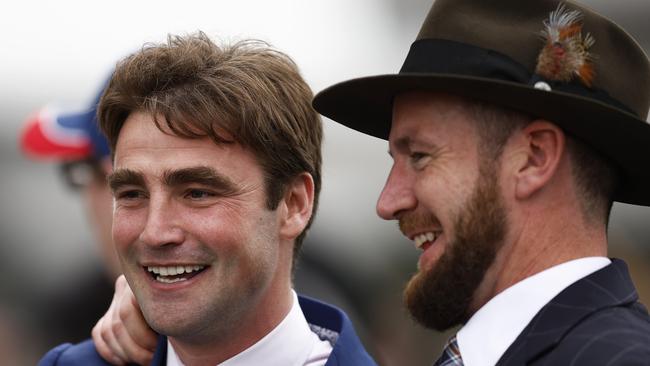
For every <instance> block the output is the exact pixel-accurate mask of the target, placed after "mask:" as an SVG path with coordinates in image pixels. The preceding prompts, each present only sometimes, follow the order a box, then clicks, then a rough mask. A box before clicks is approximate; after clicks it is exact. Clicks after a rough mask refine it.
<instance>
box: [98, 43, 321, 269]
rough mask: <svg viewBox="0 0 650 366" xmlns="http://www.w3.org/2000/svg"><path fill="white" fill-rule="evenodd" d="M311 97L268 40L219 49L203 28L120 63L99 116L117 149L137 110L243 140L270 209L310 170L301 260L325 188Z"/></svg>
mask: <svg viewBox="0 0 650 366" xmlns="http://www.w3.org/2000/svg"><path fill="white" fill-rule="evenodd" d="M312 98H313V93H312V91H311V89H310V88H309V86H308V85H307V83H306V82H305V81H304V80H303V78H302V77H301V75H300V73H299V71H298V68H297V66H296V64H295V63H294V62H293V61H292V60H291V58H289V56H287V55H285V54H284V53H282V52H279V51H277V50H274V49H272V48H271V47H270V46H269V45H268V44H267V43H265V42H262V41H257V40H246V41H240V42H237V43H235V44H233V45H224V46H219V45H217V44H215V43H214V42H213V41H211V40H210V38H209V37H208V36H206V35H205V34H204V33H202V32H199V33H196V34H192V35H188V36H171V35H170V36H168V39H167V42H166V43H161V44H145V46H144V47H143V48H142V49H141V50H140V51H139V52H136V53H134V54H133V55H131V56H129V57H127V58H125V59H124V60H122V61H120V62H119V63H118V64H117V67H116V69H115V71H114V73H113V76H112V78H111V80H110V83H109V85H108V87H107V88H106V91H105V92H104V95H103V96H102V98H101V101H100V104H99V107H98V120H99V124H100V127H101V129H102V131H103V132H104V133H105V134H106V137H107V138H108V141H109V144H110V146H111V148H112V150H113V151H115V146H116V144H117V138H118V136H119V133H120V130H121V128H122V126H123V124H124V121H125V120H126V119H127V117H128V116H129V115H130V114H131V113H133V112H136V111H143V112H146V113H148V114H150V115H151V116H152V117H153V118H154V120H155V123H156V125H157V126H158V128H159V129H161V130H163V127H165V128H166V129H168V130H169V131H171V133H173V134H174V135H176V136H179V137H184V138H201V137H206V136H207V137H209V138H211V139H212V140H213V141H214V142H215V143H216V144H221V143H230V142H236V143H239V144H241V145H242V146H244V147H245V148H247V149H250V150H251V151H252V152H253V154H254V155H255V157H256V159H257V161H258V163H259V164H260V166H261V167H262V169H263V171H264V174H265V177H264V178H265V193H266V201H267V202H266V203H267V207H268V209H270V210H274V209H276V208H277V206H278V204H279V202H280V200H281V199H282V197H283V196H284V194H285V193H286V188H287V185H288V184H289V183H290V182H291V181H292V180H293V179H294V178H296V177H297V176H298V175H300V174H302V173H304V172H307V173H309V174H311V176H312V177H313V179H314V210H313V211H314V212H313V214H312V217H311V219H310V221H309V223H308V224H307V227H306V228H305V230H304V231H303V232H302V233H301V234H300V235H299V236H298V238H297V239H296V243H295V247H294V262H295V259H296V257H297V253H298V251H299V250H300V246H301V244H302V241H303V239H304V236H305V234H306V231H307V229H308V228H309V226H310V225H311V223H312V221H313V218H314V214H315V212H316V208H317V206H318V195H319V192H320V187H321V140H322V134H323V132H322V123H321V120H320V116H319V115H318V113H316V111H315V110H314V109H313V108H312V106H311V100H312Z"/></svg>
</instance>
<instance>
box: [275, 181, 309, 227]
mask: <svg viewBox="0 0 650 366" xmlns="http://www.w3.org/2000/svg"><path fill="white" fill-rule="evenodd" d="M280 205H283V206H284V207H283V210H282V217H281V218H280V220H281V221H280V236H281V237H283V238H286V239H295V238H296V237H298V235H300V233H302V231H303V230H304V229H305V227H306V226H307V223H308V222H309V219H310V218H311V215H312V210H313V209H314V179H313V178H312V176H311V174H309V173H306V172H304V173H301V174H300V175H298V176H297V177H295V178H294V179H293V180H292V181H291V182H290V183H289V185H288V186H287V190H286V192H285V194H284V198H283V199H282V201H280Z"/></svg>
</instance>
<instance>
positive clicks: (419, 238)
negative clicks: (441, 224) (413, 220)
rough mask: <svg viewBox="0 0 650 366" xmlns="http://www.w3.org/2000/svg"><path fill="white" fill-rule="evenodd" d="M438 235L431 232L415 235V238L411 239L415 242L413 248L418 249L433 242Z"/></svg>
mask: <svg viewBox="0 0 650 366" xmlns="http://www.w3.org/2000/svg"><path fill="white" fill-rule="evenodd" d="M438 235H440V233H439V232H433V231H429V232H426V233H422V234H418V235H416V236H415V237H413V241H414V242H415V247H416V248H418V249H419V248H421V247H422V245H423V244H424V243H426V242H433V241H435V240H436V239H437V238H438Z"/></svg>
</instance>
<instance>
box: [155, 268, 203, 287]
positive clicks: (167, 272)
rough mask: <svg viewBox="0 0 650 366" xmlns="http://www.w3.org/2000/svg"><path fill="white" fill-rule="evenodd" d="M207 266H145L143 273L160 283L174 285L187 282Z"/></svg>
mask: <svg viewBox="0 0 650 366" xmlns="http://www.w3.org/2000/svg"><path fill="white" fill-rule="evenodd" d="M206 268H207V266H203V265H177V266H146V267H144V269H145V271H147V272H148V273H149V275H150V276H151V277H152V278H153V279H154V280H156V281H157V282H161V283H176V282H182V281H187V280H189V279H190V278H192V277H194V276H196V275H198V274H199V273H201V272H203V271H204V270H205V269H206Z"/></svg>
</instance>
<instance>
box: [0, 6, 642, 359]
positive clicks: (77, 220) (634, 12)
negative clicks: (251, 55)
mask: <svg viewBox="0 0 650 366" xmlns="http://www.w3.org/2000/svg"><path fill="white" fill-rule="evenodd" d="M583 3H585V4H587V5H589V6H591V7H593V8H594V9H596V10H597V11H599V12H601V13H603V14H605V15H607V16H609V17H610V18H612V19H614V20H615V21H616V22H618V23H619V24H620V25H621V26H623V28H625V29H627V30H628V31H629V32H630V33H632V35H633V36H634V37H635V38H636V39H637V40H639V42H640V43H641V44H642V45H643V46H644V47H645V48H646V50H647V49H650V23H649V22H648V21H647V18H648V14H650V13H649V10H650V4H648V2H647V0H620V1H616V2H613V1H608V0H589V1H588V0H584V1H583ZM430 6H431V1H430V0H426V1H425V0H355V1H347V0H312V1H300V0H275V1H263V0H239V1H193V0H187V1H184V2H182V4H181V3H180V2H175V1H168V0H158V1H125V0H114V1H111V2H101V3H100V2H92V1H66V0H61V1H56V2H50V1H45V0H41V1H39V0H23V1H13V2H6V3H4V4H3V6H2V11H1V12H0V34H1V35H2V45H1V46H0V47H1V50H2V52H1V55H2V57H1V58H0V164H1V165H0V166H1V167H2V173H1V174H0V187H1V189H0V358H2V359H3V363H4V364H7V365H30V364H35V363H36V361H37V360H38V359H39V358H40V356H41V355H42V354H43V352H44V351H45V350H47V349H49V348H51V347H52V346H54V345H56V344H58V343H60V342H62V341H64V340H69V341H78V340H79V339H74V337H80V336H79V334H82V335H84V334H85V335H86V336H88V335H89V334H90V326H89V325H86V324H85V323H84V322H83V321H81V319H82V318H88V317H89V318H90V319H95V318H96V317H98V316H99V314H100V312H103V310H104V309H106V308H107V307H108V304H109V302H110V297H108V295H107V294H106V292H105V291H103V290H100V289H99V287H89V286H88V283H89V281H88V280H89V279H91V278H96V277H98V276H100V277H101V276H104V279H105V280H106V279H107V280H106V281H104V282H105V283H106V282H107V283H109V284H110V283H111V279H110V278H111V276H110V275H107V274H105V272H104V264H103V261H102V257H101V250H100V249H99V246H98V245H97V244H96V242H97V240H96V239H95V238H94V234H93V232H92V229H91V226H90V225H89V220H88V218H87V216H86V212H87V211H86V209H87V207H84V205H85V203H84V200H83V196H82V195H80V194H79V192H76V191H73V190H71V189H69V188H68V187H67V186H66V185H65V184H64V182H63V180H62V179H61V174H60V169H59V165H58V164H48V163H43V162H35V161H32V160H28V159H27V158H25V157H24V156H23V155H22V154H21V152H20V149H19V144H18V137H19V136H20V133H21V130H22V128H23V125H24V122H25V120H26V119H27V118H28V117H29V116H30V114H31V113H33V112H35V111H36V110H38V109H39V108H41V107H42V106H43V105H45V104H47V103H50V102H53V101H56V102H60V103H65V104H72V105H81V106H83V105H88V104H89V103H91V102H92V100H93V98H94V97H95V94H96V92H97V90H98V88H99V87H100V86H101V85H102V83H103V82H104V80H105V79H106V77H107V76H108V75H109V73H110V71H111V69H112V67H113V65H114V63H115V62H116V61H117V60H118V59H119V58H121V57H123V56H125V55H126V54H128V53H130V52H132V51H134V50H136V49H138V48H139V47H140V46H141V45H142V44H143V43H144V42H160V41H163V40H164V39H165V38H166V35H167V34H168V33H172V34H185V33H191V32H195V31H197V30H203V31H204V32H206V33H207V34H208V35H210V36H211V37H212V38H213V39H217V40H222V41H225V42H228V41H233V40H238V39H242V38H258V39H262V40H265V41H268V42H270V43H271V44H272V45H274V46H275V47H277V48H278V49H280V50H282V51H284V52H286V53H288V54H289V55H291V56H292V57H293V58H294V60H295V61H296V62H297V64H298V65H299V66H300V68H301V70H302V73H303V75H304V76H305V78H306V79H307V81H308V82H309V83H310V85H311V86H312V88H313V89H314V91H320V90H322V89H323V88H325V87H327V86H329V85H331V84H333V83H335V82H338V81H342V80H346V79H349V78H353V77H359V76H364V75H372V74H381V73H394V72H396V71H397V70H399V68H400V67H401V64H402V61H403V58H404V57H405V55H406V52H407V51H408V48H409V46H410V43H411V42H412V41H413V39H414V38H415V36H416V34H417V32H418V29H419V26H420V24H421V22H422V21H423V19H424V17H425V15H426V13H427V11H428V9H429V7H430ZM540 29H541V24H540ZM630 82H633V81H630ZM324 124H325V145H324V183H323V191H322V196H321V204H320V210H319V212H318V216H317V220H316V222H315V225H314V227H313V229H312V231H311V234H310V235H309V237H308V240H307V243H306V244H305V250H304V254H303V260H302V261H301V263H300V264H299V270H298V273H297V275H296V286H297V288H298V289H299V290H301V291H302V292H304V293H307V294H311V295H314V296H318V297H320V298H322V299H324V300H327V301H330V302H332V303H335V304H337V305H339V306H341V307H343V308H344V309H346V310H347V311H348V312H349V314H350V315H351V317H352V318H353V321H354V322H355V325H356V326H357V329H358V330H359V333H360V334H361V336H362V338H363V340H364V342H365V343H366V345H367V346H368V349H369V351H370V352H371V353H372V354H373V356H375V358H376V359H377V360H378V361H379V362H380V364H382V365H427V364H430V363H431V361H432V360H433V359H435V357H436V355H437V354H438V353H439V352H440V350H441V343H442V342H443V341H444V340H445V339H446V337H447V335H444V334H438V333H435V332H430V331H426V330H423V329H421V328H419V327H418V326H416V325H415V324H414V323H413V322H412V321H411V320H410V319H409V317H408V315H407V313H406V312H405V310H403V308H402V306H401V289H402V286H403V284H404V283H405V281H406V280H407V279H408V278H409V277H410V275H411V273H412V272H413V271H414V270H415V263H416V259H417V252H416V251H415V249H414V248H413V245H412V244H411V243H409V242H407V241H406V240H404V238H402V237H401V235H399V234H398V230H397V228H396V225H395V224H394V223H387V222H382V221H381V220H380V219H378V218H377V217H376V215H375V210H374V206H375V200H376V198H377V197H378V195H379V192H380V190H381V187H382V185H383V183H384V179H385V177H386V175H387V173H388V170H389V167H390V160H389V157H388V154H387V153H386V151H387V147H386V144H385V142H384V141H381V140H378V139H375V138H371V137H367V136H364V135H361V134H359V133H356V132H353V131H352V130H349V129H347V128H345V127H342V126H339V125H338V124H336V123H333V122H331V121H328V120H325V121H324ZM639 168H640V169H647V168H648V167H639ZM649 224H650V209H648V208H643V207H637V206H630V205H622V204H615V206H614V212H613V215H612V219H611V224H610V229H609V235H610V248H611V253H610V255H611V256H615V257H621V258H624V259H626V260H627V261H628V263H629V264H630V266H631V268H632V272H633V277H634V279H635V282H636V284H637V285H638V287H639V292H640V295H641V298H642V300H643V301H644V302H645V303H650V282H649V280H648V278H650V243H649V242H648V241H649V239H650V225H649ZM109 291H110V288H109ZM91 300H94V302H95V303H96V304H97V305H96V306H95V308H91V307H85V306H83V307H79V306H78V305H77V307H74V305H71V304H72V303H74V302H77V303H82V302H84V301H91ZM70 309H75V310H72V314H70V312H71V310H70ZM85 313H87V314H85ZM81 323H84V324H81ZM79 327H81V330H77V332H76V333H73V332H71V331H70V329H72V328H75V329H76V328H79ZM68 334H77V335H75V336H69V335H68ZM71 337H72V338H71Z"/></svg>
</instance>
